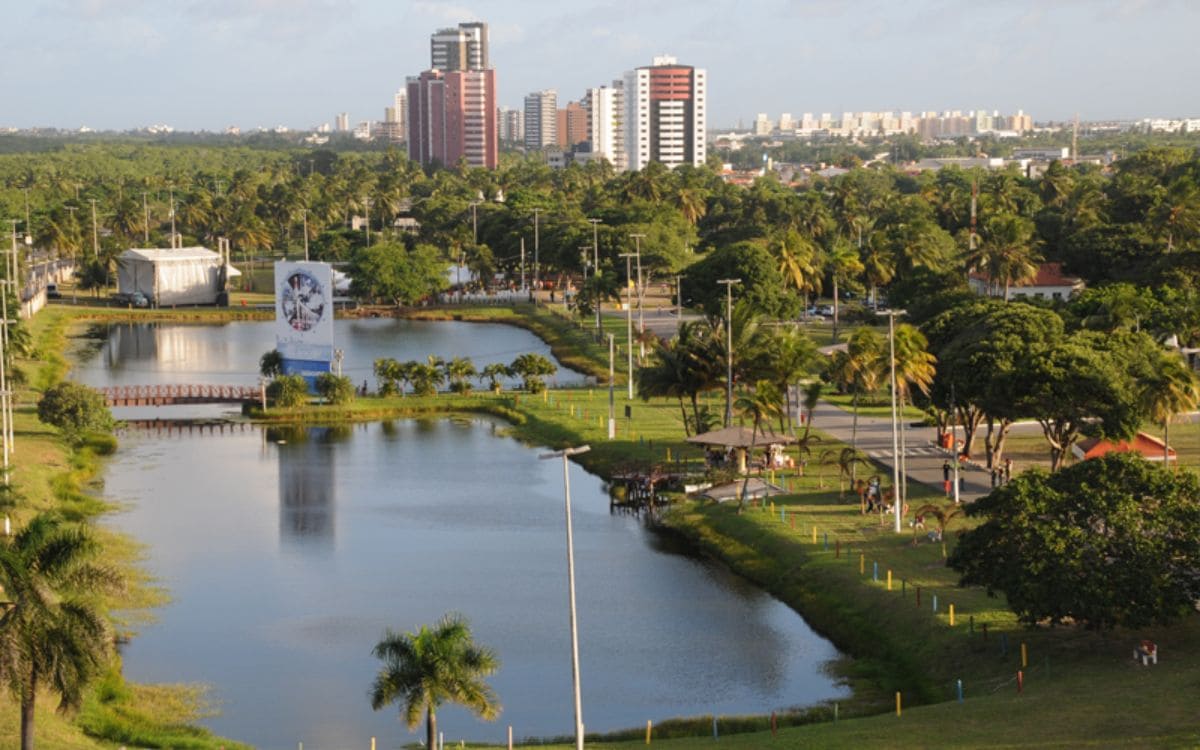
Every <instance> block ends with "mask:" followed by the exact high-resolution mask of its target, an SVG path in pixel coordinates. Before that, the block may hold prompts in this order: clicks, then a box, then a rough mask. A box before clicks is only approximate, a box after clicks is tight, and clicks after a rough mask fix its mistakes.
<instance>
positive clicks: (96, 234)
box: [13, 198, 100, 258]
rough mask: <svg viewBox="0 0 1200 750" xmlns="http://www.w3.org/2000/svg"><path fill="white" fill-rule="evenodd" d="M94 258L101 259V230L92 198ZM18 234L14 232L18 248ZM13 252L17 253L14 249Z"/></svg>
mask: <svg viewBox="0 0 1200 750" xmlns="http://www.w3.org/2000/svg"><path fill="white" fill-rule="evenodd" d="M91 201H92V258H99V257H100V229H99V227H98V226H97V224H96V199H95V198H92V199H91ZM16 241H17V234H16V230H15V229H14V230H13V245H14V247H15V246H16ZM13 252H16V250H15V249H14V250H13Z"/></svg>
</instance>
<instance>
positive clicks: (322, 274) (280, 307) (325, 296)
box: [275, 260, 333, 385]
mask: <svg viewBox="0 0 1200 750" xmlns="http://www.w3.org/2000/svg"><path fill="white" fill-rule="evenodd" d="M275 348H276V349H278V350H279V354H280V355H281V356H282V357H283V372H284V374H285V375H302V376H304V378H305V379H306V380H308V381H309V384H310V385H311V384H312V382H313V381H314V380H315V379H316V377H317V376H318V375H320V374H321V373H323V372H329V363H330V362H332V361H333V269H332V267H331V266H330V265H329V264H328V263H316V262H312V263H310V262H299V261H286V260H281V261H276V263H275Z"/></svg>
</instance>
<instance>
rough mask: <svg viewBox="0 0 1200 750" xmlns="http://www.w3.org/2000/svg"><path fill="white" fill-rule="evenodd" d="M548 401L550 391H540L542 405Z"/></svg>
mask: <svg viewBox="0 0 1200 750" xmlns="http://www.w3.org/2000/svg"><path fill="white" fill-rule="evenodd" d="M549 401H550V391H542V403H543V404H545V403H547V402H549Z"/></svg>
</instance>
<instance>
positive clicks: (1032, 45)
mask: <svg viewBox="0 0 1200 750" xmlns="http://www.w3.org/2000/svg"><path fill="white" fill-rule="evenodd" d="M995 5H996V6H1000V5H1003V7H991V6H987V7H978V6H976V5H973V4H968V3H957V2H951V1H947V0H942V1H936V0H926V1H925V2H913V3H907V4H904V5H903V7H900V6H898V5H896V4H890V3H871V4H867V5H865V6H861V5H856V6H854V7H838V6H836V4H828V3H816V2H807V1H806V0H805V1H796V2H783V1H782V0H780V1H779V2H766V3H756V4H752V5H750V6H749V7H745V6H739V7H738V10H737V13H730V12H729V10H728V8H729V6H728V5H725V4H718V3H715V2H695V1H693V2H683V1H682V0H664V2H660V3H656V4H655V5H654V7H652V8H650V7H640V6H638V7H634V6H629V7H626V6H625V4H622V3H617V2H588V3H581V4H572V5H571V6H569V7H567V6H557V5H554V6H552V5H547V4H545V3H540V2H534V1H533V0H526V1H525V2H520V1H516V0H514V1H513V2H499V0H479V1H478V2H472V3H466V4H462V5H459V4H450V3H441V2H429V1H424V0H413V1H410V2H402V3H384V2H382V1H381V0H380V1H376V0H360V1H358V2H355V1H353V0H289V1H285V0H240V1H238V2H235V1H234V0H209V1H207V2H203V3H201V2H189V3H180V4H156V3H153V2H151V0H40V1H38V2H32V3H29V4H27V5H25V6H22V7H18V8H14V9H11V10H10V19H9V20H10V28H14V29H17V30H19V31H20V38H21V39H25V40H34V39H36V40H54V41H53V43H47V42H45V41H39V42H38V43H37V44H33V43H30V44H29V45H28V48H27V49H19V45H18V48H17V49H16V50H15V51H14V56H15V58H16V59H18V60H20V61H21V62H20V64H9V65H5V66H4V67H3V70H0V97H3V101H4V102H5V106H4V107H3V108H2V109H0V127H18V128H26V127H59V128H66V129H73V128H77V127H81V126H88V127H91V128H95V129H98V130H110V129H111V130H125V129H132V128H137V127H143V126H146V125H151V124H157V123H163V124H167V125H170V126H172V127H174V128H176V129H179V130H210V131H220V130H223V129H224V128H226V127H227V126H231V125H233V126H239V127H242V128H254V127H260V126H261V127H274V126H277V125H283V126H287V127H289V128H293V129H307V128H311V127H313V126H316V125H319V124H322V123H328V122H332V121H333V119H334V117H335V115H336V114H337V113H339V112H349V113H350V120H351V122H352V123H358V122H361V121H364V120H371V121H375V120H382V119H383V116H384V108H385V107H386V106H388V105H389V103H390V101H391V97H392V96H393V94H394V92H395V91H396V90H397V89H398V88H401V87H403V85H404V81H405V77H406V76H407V75H411V73H412V72H413V71H416V70H422V69H424V68H425V67H427V65H428V57H429V38H430V37H429V35H430V33H431V32H433V31H435V30H436V29H438V28H442V27H447V26H453V25H456V24H458V23H461V22H466V21H483V22H486V23H488V24H489V26H490V27H491V50H490V56H491V64H492V66H493V67H495V68H496V70H497V71H498V73H499V79H500V83H499V92H498V97H497V102H498V104H500V105H502V106H507V107H520V106H521V104H522V102H523V98H524V96H525V95H526V94H528V93H529V92H531V91H538V90H542V89H551V88H552V89H556V90H557V91H558V92H559V98H560V101H564V102H565V101H577V100H579V99H580V98H581V97H582V96H583V95H584V92H585V90H586V89H587V88H589V87H595V86H600V85H603V84H605V83H606V82H608V81H611V80H612V79H613V78H614V77H617V76H620V75H621V74H622V73H623V72H624V71H627V70H630V69H633V68H635V67H637V66H640V65H644V64H645V62H646V61H647V60H649V59H651V58H652V57H654V56H657V55H661V54H669V55H673V56H676V57H677V58H679V59H680V60H686V61H687V62H688V63H689V64H692V65H696V66H698V67H703V68H705V69H707V70H708V71H709V79H710V82H711V92H712V93H711V96H710V105H709V117H708V120H709V126H710V127H713V128H724V127H732V126H734V125H736V124H737V123H738V122H739V121H741V122H743V123H749V122H750V121H752V119H753V118H754V115H755V114H756V113H758V112H772V113H776V115H777V114H778V113H780V112H792V113H797V112H803V111H833V112H842V111H862V110H886V109H893V110H898V111H899V110H911V111H917V110H945V109H960V108H961V109H964V110H967V109H977V108H983V109H988V110H993V109H998V110H1001V111H1016V110H1018V109H1023V110H1025V111H1026V112H1032V113H1034V115H1035V116H1036V117H1037V118H1038V119H1039V120H1041V121H1044V120H1066V119H1069V118H1070V117H1072V116H1073V115H1074V114H1075V113H1079V114H1080V116H1081V117H1082V118H1083V119H1085V120H1086V119H1135V118H1142V117H1179V116H1195V115H1196V114H1200V93H1197V91H1196V90H1195V88H1194V86H1192V85H1191V81H1193V80H1194V79H1195V78H1196V77H1197V75H1198V74H1200V61H1197V60H1196V59H1194V56H1190V53H1189V50H1190V43H1191V41H1190V39H1189V35H1190V32H1191V30H1192V29H1194V28H1196V27H1197V22H1200V6H1197V5H1192V4H1189V3H1185V2H1175V1H1173V0H1104V1H1102V2H1096V3H1084V2H1066V3H1060V4H1056V5H1055V6H1053V7H1048V8H1041V7H1039V6H1038V5H1037V4H1035V3H1034V2H1027V1H1026V0H1017V1H1016V2H1010V3H1005V4H995ZM763 29H769V30H771V32H772V33H773V34H777V35H778V43H777V44H772V43H770V40H769V39H768V40H767V41H766V43H764V39H763V38H762V37H763V34H762V32H761V30H763ZM580 50H586V53H587V54H586V55H581V54H580ZM951 62H954V63H956V64H950V63H951Z"/></svg>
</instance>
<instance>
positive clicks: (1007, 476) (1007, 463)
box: [1004, 458, 1012, 484]
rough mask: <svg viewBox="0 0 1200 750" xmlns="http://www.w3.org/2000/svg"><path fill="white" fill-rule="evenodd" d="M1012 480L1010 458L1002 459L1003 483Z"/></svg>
mask: <svg viewBox="0 0 1200 750" xmlns="http://www.w3.org/2000/svg"><path fill="white" fill-rule="evenodd" d="M1011 481H1012V459H1011V458H1006V459H1004V483H1005V484H1008V483H1009V482H1011Z"/></svg>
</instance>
